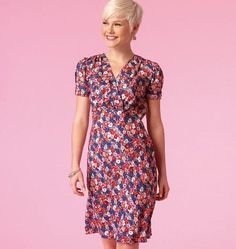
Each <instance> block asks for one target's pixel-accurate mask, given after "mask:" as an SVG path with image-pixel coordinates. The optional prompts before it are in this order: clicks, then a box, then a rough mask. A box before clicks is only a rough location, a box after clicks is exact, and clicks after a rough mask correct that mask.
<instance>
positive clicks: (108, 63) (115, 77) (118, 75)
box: [102, 53, 136, 81]
mask: <svg viewBox="0 0 236 249" xmlns="http://www.w3.org/2000/svg"><path fill="white" fill-rule="evenodd" d="M102 54H103V56H104V57H105V59H106V62H107V65H108V67H109V69H110V71H111V74H112V76H113V78H114V79H115V80H116V81H117V80H118V79H119V78H120V76H121V73H122V71H123V70H124V69H125V68H126V67H127V66H128V65H129V63H130V62H131V61H132V60H133V59H134V58H135V57H136V54H133V56H132V57H131V58H130V59H129V60H128V61H127V62H126V63H125V65H124V66H123V67H122V68H121V69H120V72H119V73H118V74H117V76H115V74H114V72H113V70H112V67H111V63H110V61H109V59H108V57H107V55H106V53H102Z"/></svg>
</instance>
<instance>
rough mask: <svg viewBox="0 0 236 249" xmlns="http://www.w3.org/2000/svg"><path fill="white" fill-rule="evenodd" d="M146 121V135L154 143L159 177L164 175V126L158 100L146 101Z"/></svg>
mask: <svg viewBox="0 0 236 249" xmlns="http://www.w3.org/2000/svg"><path fill="white" fill-rule="evenodd" d="M146 119H147V129H148V133H149V134H150V136H151V138H152V140H153V143H154V148H155V156H156V159H157V162H158V163H157V167H158V172H159V174H161V175H166V174H167V172H166V160H165V136H164V126H163V123H162V120H161V111H160V99H157V100H148V112H147V116H146Z"/></svg>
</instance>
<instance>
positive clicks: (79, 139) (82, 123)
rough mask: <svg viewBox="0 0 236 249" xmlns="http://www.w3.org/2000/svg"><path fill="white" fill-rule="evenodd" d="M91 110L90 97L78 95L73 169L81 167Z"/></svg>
mask: <svg viewBox="0 0 236 249" xmlns="http://www.w3.org/2000/svg"><path fill="white" fill-rule="evenodd" d="M89 111H90V105H89V98H87V97H84V96H79V95H78V96H76V112H75V116H74V120H73V125H72V134H71V151H72V157H71V159H72V160H71V164H72V165H71V166H72V167H71V170H72V171H73V170H76V169H80V160H81V157H82V152H83V147H84V142H85V139H86V135H87V129H88V125H89Z"/></svg>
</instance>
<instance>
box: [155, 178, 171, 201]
mask: <svg viewBox="0 0 236 249" xmlns="http://www.w3.org/2000/svg"><path fill="white" fill-rule="evenodd" d="M158 187H159V193H157V194H156V200H157V201H161V200H164V199H166V198H167V196H168V193H169V191H170V187H169V184H168V181H167V176H166V175H161V174H159V175H158Z"/></svg>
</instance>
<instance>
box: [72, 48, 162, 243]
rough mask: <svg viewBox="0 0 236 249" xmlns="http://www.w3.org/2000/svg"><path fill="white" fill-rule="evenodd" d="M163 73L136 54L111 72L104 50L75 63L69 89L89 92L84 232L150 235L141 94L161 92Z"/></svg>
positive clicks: (147, 141)
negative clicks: (73, 85)
mask: <svg viewBox="0 0 236 249" xmlns="http://www.w3.org/2000/svg"><path fill="white" fill-rule="evenodd" d="M163 79H164V76H163V72H162V69H161V67H160V66H159V64H158V63H157V62H154V61H151V60H149V59H144V58H143V57H141V56H139V55H136V54H135V55H133V57H132V58H131V59H130V60H129V61H128V62H127V63H126V64H125V65H124V67H123V68H122V69H121V71H120V73H119V75H118V76H117V77H115V76H114V74H113V71H112V68H111V65H110V63H109V60H108V58H107V56H106V54H105V53H102V54H97V55H92V56H90V57H83V58H81V60H80V61H79V62H78V63H77V65H76V70H75V94H76V95H80V96H84V97H88V98H89V100H90V106H91V114H92V121H91V129H90V136H89V142H88V153H87V178H86V180H87V190H88V198H87V204H86V212H85V233H86V234H91V233H99V234H100V235H101V237H102V238H113V239H115V240H116V241H117V242H121V243H129V244H132V243H137V242H146V241H147V239H148V238H150V237H151V235H152V230H151V218H152V214H153V210H154V207H155V201H156V200H155V195H156V192H157V163H158V161H157V160H156V157H155V151H154V144H153V141H152V139H151V137H150V135H149V134H148V132H147V131H146V129H145V126H144V124H143V122H142V118H143V117H144V116H145V114H146V112H147V107H148V106H147V99H160V98H161V96H162V86H163Z"/></svg>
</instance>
